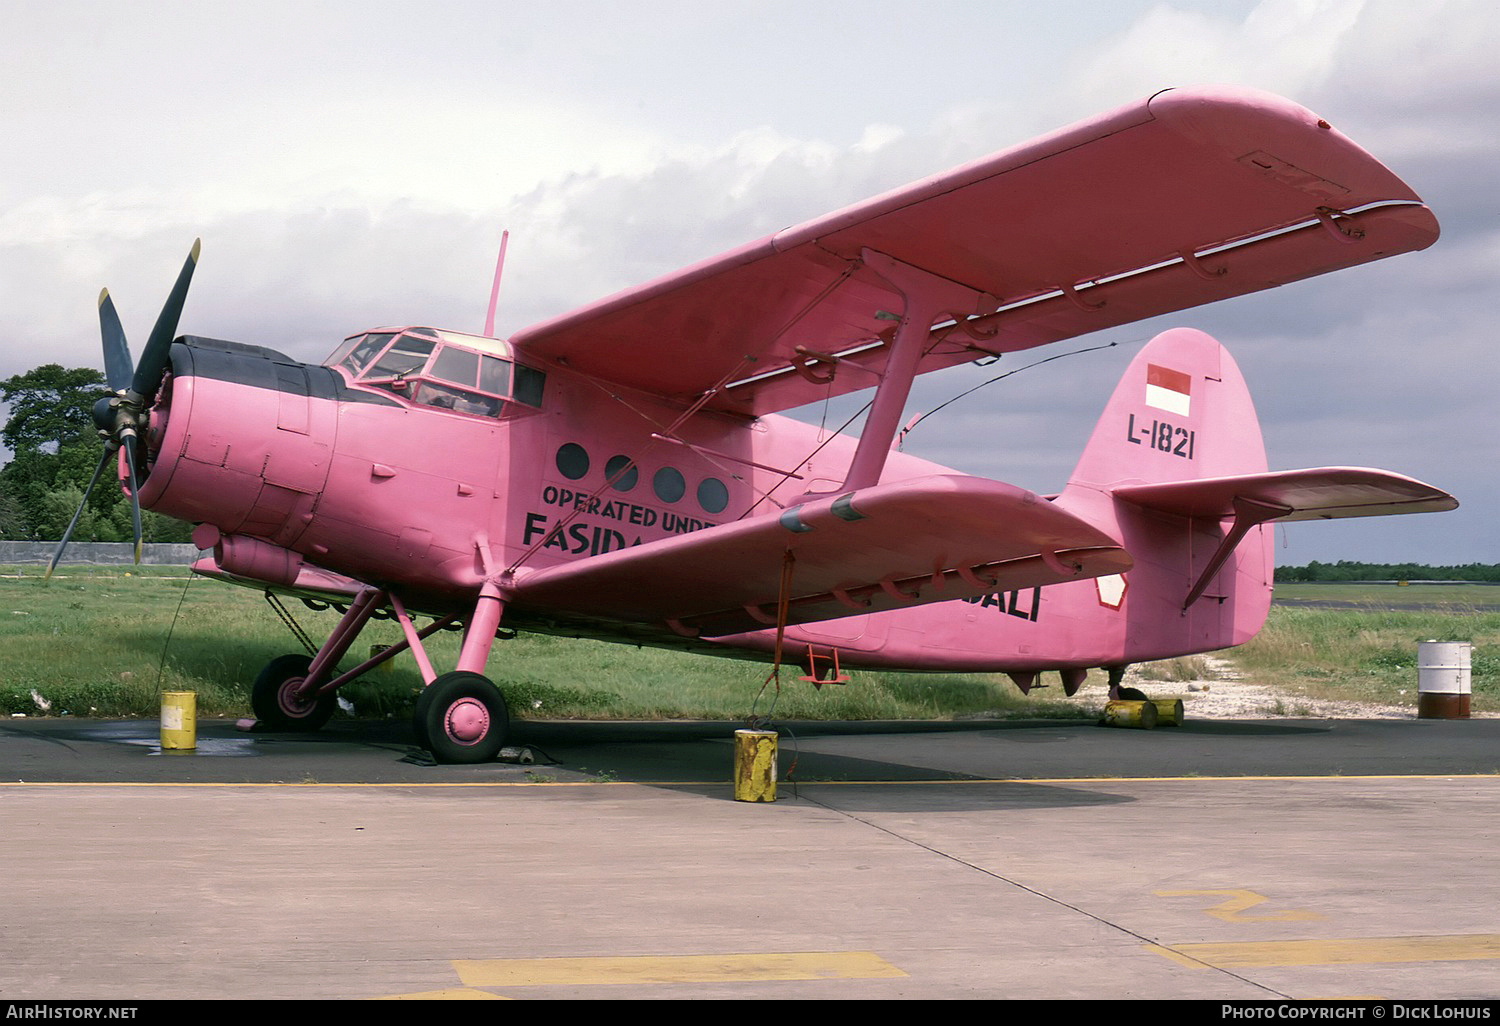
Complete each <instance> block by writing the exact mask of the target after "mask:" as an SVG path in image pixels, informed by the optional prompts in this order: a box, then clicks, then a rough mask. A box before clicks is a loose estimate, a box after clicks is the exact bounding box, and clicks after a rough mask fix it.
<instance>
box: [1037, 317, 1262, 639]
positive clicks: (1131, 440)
mask: <svg viewBox="0 0 1500 1026" xmlns="http://www.w3.org/2000/svg"><path fill="white" fill-rule="evenodd" d="M1265 470H1266V450H1265V443H1264V442H1263V441H1262V439H1261V433H1260V422H1259V420H1258V419H1257V418H1256V415H1255V405H1254V403H1252V402H1251V400H1250V391H1249V389H1248V388H1247V387H1246V385H1245V379H1244V378H1243V377H1242V376H1241V375H1240V370H1239V367H1238V366H1236V365H1235V362H1234V360H1233V358H1232V357H1230V355H1229V353H1228V352H1227V351H1226V350H1225V349H1224V347H1223V346H1221V345H1220V344H1219V343H1218V342H1217V341H1215V340H1214V339H1213V338H1211V337H1210V336H1208V335H1206V334H1204V333H1203V332H1201V331H1195V330H1193V329H1191V328H1174V329H1172V330H1170V331H1166V332H1163V333H1162V334H1160V335H1157V336H1156V337H1155V338H1153V339H1152V340H1151V341H1150V342H1148V343H1147V344H1146V346H1145V347H1144V348H1143V349H1142V350H1141V351H1140V352H1139V353H1138V354H1137V355H1136V357H1135V359H1134V360H1132V361H1131V363H1130V366H1129V367H1128V368H1126V370H1125V374H1124V376H1123V377H1121V379H1120V383H1119V385H1117V386H1116V387H1115V391H1114V394H1113V395H1112V396H1111V397H1110V400H1109V403H1108V405H1106V406H1105V408H1104V414H1103V416H1101V417H1100V418H1099V423H1098V425H1097V426H1096V427H1095V428H1094V433H1093V435H1092V436H1090V438H1089V442H1088V444H1087V445H1086V446H1085V447H1084V450H1083V455H1082V456H1081V457H1080V458H1079V460H1078V465H1077V466H1076V467H1075V468H1074V470H1073V474H1072V477H1071V478H1070V479H1069V481H1068V485H1067V487H1066V488H1065V489H1064V490H1063V493H1062V494H1061V495H1060V496H1059V497H1058V499H1057V502H1058V504H1059V505H1060V506H1063V507H1064V508H1066V509H1068V510H1069V511H1070V512H1073V513H1077V514H1079V515H1081V516H1083V517H1085V518H1086V519H1088V520H1090V521H1091V522H1093V523H1095V524H1098V525H1099V526H1101V527H1105V528H1106V529H1108V530H1111V531H1112V532H1115V533H1116V536H1117V537H1119V538H1120V539H1121V541H1122V543H1123V544H1124V546H1125V548H1126V549H1127V550H1128V551H1129V552H1130V554H1131V557H1132V558H1133V559H1134V560H1135V569H1134V570H1132V571H1130V572H1129V573H1128V574H1126V575H1125V577H1124V580H1123V581H1122V582H1121V583H1119V584H1118V585H1117V587H1119V588H1120V589H1121V591H1122V592H1123V593H1124V594H1125V595H1126V598H1125V603H1124V606H1125V610H1124V611H1125V613H1126V616H1127V619H1128V626H1127V628H1126V655H1127V660H1128V661H1132V662H1133V661H1139V660H1142V659H1159V658H1164V657H1166V656H1169V655H1178V654H1181V653H1183V652H1192V651H1199V652H1204V651H1211V650H1213V649H1217V648H1226V647H1228V646H1230V645H1237V644H1240V643H1242V642H1244V641H1247V640H1249V638H1251V637H1253V636H1254V635H1255V632H1256V631H1258V630H1259V629H1260V627H1261V624H1262V623H1264V622H1265V616H1266V612H1267V610H1268V609H1269V607H1270V601H1271V532H1270V530H1269V529H1267V528H1263V527H1255V528H1254V529H1253V530H1251V531H1249V532H1247V534H1246V536H1245V537H1243V538H1242V539H1237V540H1236V545H1235V548H1234V551H1233V554H1232V555H1231V556H1229V557H1228V558H1227V562H1225V563H1224V565H1223V569H1222V570H1215V569H1213V567H1212V563H1213V561H1214V558H1215V553H1216V551H1217V550H1218V549H1219V547H1220V544H1221V543H1222V542H1223V541H1224V539H1225V537H1226V534H1225V532H1226V527H1227V525H1226V522H1225V521H1224V520H1223V519H1222V518H1221V517H1219V516H1217V515H1205V516H1196V515H1183V514H1181V513H1168V512H1162V511H1160V510H1154V509H1147V508H1144V507H1142V506H1140V505H1137V504H1135V503H1132V502H1129V501H1126V500H1124V499H1122V498H1121V497H1119V496H1117V494H1116V493H1117V492H1118V491H1120V490H1121V489H1126V490H1128V489H1130V488H1132V487H1140V486H1151V485H1160V484H1165V483H1167V482H1191V481H1199V480H1203V479H1206V478H1225V477H1244V476H1246V475H1253V474H1261V473H1264V472H1265ZM1205 573H1207V575H1208V577H1211V578H1212V581H1211V583H1210V582H1208V581H1206V580H1205V581H1204V583H1205V585H1206V587H1205V588H1203V589H1200V591H1201V592H1202V594H1200V595H1197V596H1194V601H1187V597H1188V595H1189V594H1190V592H1191V591H1192V590H1193V588H1194V584H1195V582H1197V581H1199V580H1200V579H1201V578H1204V575H1205ZM1101 595H1102V592H1101Z"/></svg>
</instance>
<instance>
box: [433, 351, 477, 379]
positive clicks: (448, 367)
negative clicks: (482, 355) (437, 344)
mask: <svg viewBox="0 0 1500 1026" xmlns="http://www.w3.org/2000/svg"><path fill="white" fill-rule="evenodd" d="M432 376H433V377H435V378H441V379H442V380H444V381H451V382H453V384H455V385H468V386H469V387H470V388H473V387H474V384H475V382H477V381H478V380H479V354H478V353H472V352H470V351H469V350H467V349H459V348H457V347H456V346H443V348H441V349H439V350H438V355H437V359H436V360H433V361H432Z"/></svg>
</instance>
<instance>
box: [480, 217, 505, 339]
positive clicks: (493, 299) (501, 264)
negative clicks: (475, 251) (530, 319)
mask: <svg viewBox="0 0 1500 1026" xmlns="http://www.w3.org/2000/svg"><path fill="white" fill-rule="evenodd" d="M509 241H510V229H509V228H507V229H505V231H503V232H501V233H500V256H499V258H498V259H497V260H496V261H495V284H493V285H491V286H490V309H489V313H487V314H485V316H484V336H485V338H494V337H495V304H496V303H498V302H499V301H500V272H501V271H503V270H505V244H506V243H508V242H509Z"/></svg>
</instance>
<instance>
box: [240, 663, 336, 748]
mask: <svg viewBox="0 0 1500 1026" xmlns="http://www.w3.org/2000/svg"><path fill="white" fill-rule="evenodd" d="M310 666H312V659H310V658H309V657H308V656H305V655H284V656H280V657H278V658H276V659H272V660H271V661H270V662H269V663H267V664H266V667H265V669H263V670H261V671H260V676H258V677H256V678H255V687H254V688H253V689H252V690H251V692H250V706H251V708H252V709H254V710H255V718H256V719H257V720H259V721H260V722H261V723H263V724H264V725H265V726H266V727H268V728H270V729H271V730H294V731H306V732H311V731H314V730H319V729H321V728H322V726H323V724H325V723H327V722H328V719H329V717H331V716H332V715H333V710H334V709H335V708H336V707H337V700H336V699H335V698H334V696H333V694H332V693H329V694H326V695H313V696H311V697H308V698H300V697H298V696H297V694H296V690H297V688H299V687H300V686H301V685H302V682H303V681H304V680H306V679H307V670H308V668H309V667H310Z"/></svg>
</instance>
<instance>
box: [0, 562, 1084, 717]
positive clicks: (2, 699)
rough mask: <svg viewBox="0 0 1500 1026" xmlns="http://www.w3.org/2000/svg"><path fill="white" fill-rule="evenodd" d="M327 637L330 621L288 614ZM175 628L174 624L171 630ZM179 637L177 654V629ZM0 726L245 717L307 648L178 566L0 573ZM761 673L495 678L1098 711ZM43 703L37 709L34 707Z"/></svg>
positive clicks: (360, 684)
mask: <svg viewBox="0 0 1500 1026" xmlns="http://www.w3.org/2000/svg"><path fill="white" fill-rule="evenodd" d="M290 608H292V610H293V615H294V616H295V617H296V618H297V620H298V622H299V623H300V624H301V625H302V626H303V628H304V629H305V630H306V631H307V633H308V634H310V635H311V636H312V637H313V638H314V639H315V640H317V641H321V640H322V639H323V638H324V637H326V636H327V634H328V632H329V631H330V630H331V629H332V627H333V625H334V624H335V623H336V622H337V618H338V614H337V613H335V612H332V611H326V612H321V613H317V612H313V611H311V610H307V609H305V608H303V607H302V606H301V604H300V603H291V604H290ZM174 621H175V622H174ZM169 631H170V635H171V639H170V643H168V641H167V638H168V633H169ZM400 636H401V635H400V629H399V627H397V626H396V624H395V623H393V622H389V621H375V622H372V623H371V624H370V625H369V626H367V627H366V629H365V631H364V632H363V633H362V634H361V636H360V639H359V642H358V647H357V649H356V650H355V652H351V654H350V656H351V657H350V658H346V659H345V664H346V665H351V664H352V663H353V662H354V661H355V660H354V659H353V658H352V657H353V656H354V655H356V654H357V655H360V656H361V658H362V657H363V655H364V654H365V652H366V651H367V646H373V645H389V644H393V643H395V642H396V641H398V640H399V639H400ZM0 650H3V651H4V652H5V656H6V661H5V666H4V669H3V670H0V715H10V714H14V713H24V714H27V715H33V716H34V715H44V714H45V715H59V714H71V715H75V716H98V717H115V716H120V717H128V716H150V717H154V716H156V715H157V713H158V711H159V709H160V693H161V692H162V691H179V690H180V691H194V692H197V695H198V699H197V707H198V712H199V715H201V716H229V717H237V716H248V715H250V714H251V712H250V687H251V685H252V683H253V682H254V680H255V677H256V675H257V674H258V673H259V672H260V669H261V667H262V666H264V665H265V664H266V663H267V662H269V661H270V660H272V659H274V658H275V657H277V656H279V655H284V654H286V653H288V652H296V651H299V650H300V645H299V644H298V643H297V642H296V641H295V639H294V638H293V637H292V635H291V633H290V632H289V631H288V630H287V629H286V628H285V627H284V626H283V625H282V624H281V623H280V621H279V620H278V619H277V617H276V616H275V615H274V614H273V613H272V611H271V610H270V609H269V607H268V606H267V605H266V602H265V600H264V599H263V598H262V597H261V595H260V594H259V593H258V592H255V591H252V590H249V589H244V588H235V587H230V586H227V585H223V584H220V583H218V582H214V581H208V580H205V579H202V578H191V577H190V575H188V574H186V573H185V571H183V570H182V569H180V568H153V567H142V568H139V569H132V570H130V571H129V572H128V573H127V572H125V571H123V570H121V569H118V568H92V567H65V568H63V569H62V570H61V571H60V572H59V575H58V576H57V577H55V578H53V579H52V580H50V581H48V580H43V579H42V578H41V575H40V571H39V570H38V569H36V568H34V567H30V568H23V569H22V570H21V571H19V573H17V572H16V571H15V570H14V569H11V570H10V571H7V572H6V576H3V577H0ZM428 652H429V654H430V655H431V657H432V660H433V663H434V665H435V666H436V667H437V668H438V670H439V672H441V671H442V670H443V669H445V668H451V667H452V666H453V665H454V663H455V661H456V659H457V655H458V635H457V634H454V633H448V632H442V633H440V634H439V635H437V636H436V637H434V638H432V639H430V640H429V643H428ZM769 670H770V667H769V666H768V665H767V664H764V663H755V662H745V661H741V660H734V659H716V658H712V657H709V656H702V655H692V654H687V653H679V652H670V651H664V650H659V649H650V648H643V649H637V648H634V647H632V646H626V645H612V644H607V643H604V642H596V641H583V640H573V639H565V638H554V637H549V636H545V635H521V636H519V637H517V638H514V639H512V640H509V641H500V642H497V643H496V645H495V648H494V650H493V653H492V655H491V658H490V662H489V668H488V671H487V672H488V674H489V676H490V677H491V678H492V679H494V681H495V683H496V685H497V686H498V687H499V688H500V689H501V691H502V692H504V694H505V696H506V701H507V704H508V705H509V706H510V709H511V714H512V715H513V716H517V717H521V718H526V717H530V718H538V719H556V718H595V719H742V718H744V717H746V716H748V715H750V714H751V713H752V712H754V713H756V714H758V715H762V716H765V715H771V714H774V715H775V716H776V717H777V718H779V719H866V720H868V719H950V718H955V717H971V716H989V715H993V716H1013V717H1049V718H1050V717H1057V716H1066V717H1093V716H1096V715H1097V714H1098V710H1097V708H1094V707H1090V706H1087V705H1084V704H1081V703H1078V702H1067V701H1064V700H1062V699H1061V698H1060V697H1059V698H1058V699H1052V698H1050V694H1051V692H1049V691H1048V690H1042V691H1040V692H1033V695H1032V696H1031V697H1027V696H1023V695H1021V694H1020V692H1018V691H1017V690H1016V688H1015V687H1014V686H1013V685H1012V684H1011V683H1010V680H1009V678H1007V677H1005V676H1004V675H1003V674H944V675H936V674H916V673H872V672H864V671H860V672H857V673H856V674H855V675H854V677H855V680H854V682H853V683H851V684H848V685H825V686H824V687H823V688H822V689H821V690H815V689H814V688H813V687H812V686H811V685H810V684H807V683H805V682H802V681H799V680H798V679H797V678H798V677H799V676H800V675H801V671H800V670H798V669H796V668H794V667H783V668H782V672H781V687H780V692H779V694H778V693H777V690H776V688H775V686H774V684H773V685H772V686H771V687H768V688H766V689H765V691H764V693H762V684H763V682H764V681H765V680H766V677H767V674H768V673H769ZM421 685H422V681H421V677H420V675H419V674H418V673H417V671H416V668H415V666H414V665H413V663H412V661H411V659H410V657H409V656H399V657H397V658H396V659H395V660H394V661H393V662H392V663H390V664H387V665H386V666H385V667H383V668H381V669H378V670H376V671H374V672H372V673H370V674H368V675H366V676H365V677H364V678H363V679H361V680H360V681H357V682H355V683H354V684H351V685H347V686H346V687H344V688H343V689H341V691H340V692H339V693H340V695H341V696H342V697H343V698H344V699H345V700H347V701H349V702H350V703H352V705H353V707H354V711H355V714H356V715H358V716H360V717H362V718H384V717H394V718H404V717H406V716H408V715H410V710H411V703H412V701H413V700H414V698H415V696H416V694H417V692H418V691H419V690H420V688H421ZM38 696H39V697H40V698H41V700H42V702H45V703H46V704H47V705H48V706H49V708H48V709H46V710H43V709H42V708H41V705H40V704H39V702H38V700H37V698H38Z"/></svg>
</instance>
